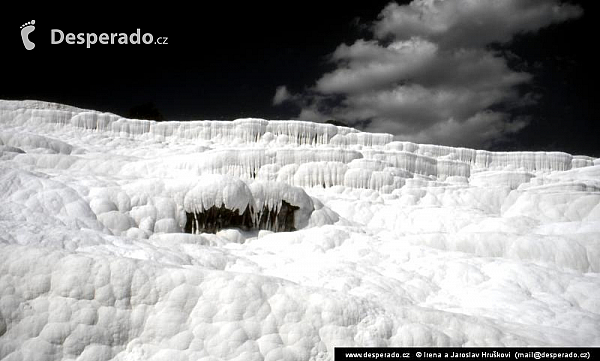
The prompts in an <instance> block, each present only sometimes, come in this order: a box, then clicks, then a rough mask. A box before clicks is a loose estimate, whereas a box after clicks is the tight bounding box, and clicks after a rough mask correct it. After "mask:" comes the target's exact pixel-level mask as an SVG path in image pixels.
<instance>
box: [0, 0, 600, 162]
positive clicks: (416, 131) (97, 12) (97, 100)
mask: <svg viewBox="0 0 600 361" xmlns="http://www.w3.org/2000/svg"><path fill="white" fill-rule="evenodd" d="M527 2H528V3H533V4H536V3H545V2H546V3H558V0H556V1H553V0H548V1H542V0H528V1H527ZM388 3H389V2H388V1H363V2H360V5H351V3H349V2H346V1H331V2H329V1H328V2H325V1H321V2H305V1H303V2H280V4H281V5H280V6H273V5H271V4H269V5H267V4H264V5H260V4H258V5H257V4H256V3H244V5H240V4H237V3H231V2H227V3H225V2H223V4H222V5H220V6H218V7H215V6H214V5H211V6H210V7H203V6H202V5H200V8H199V9H193V10H192V9H185V8H177V9H175V7H174V6H173V7H170V6H169V4H161V5H157V6H156V7H154V8H152V9H147V8H146V9H144V10H131V9H129V10H118V11H117V10H116V9H114V8H111V7H110V6H109V5H105V7H104V8H103V9H94V8H89V9H86V10H77V9H75V10H73V9H66V8H57V7H47V8H33V7H32V8H23V9H21V10H19V11H15V12H13V15H11V16H10V17H9V18H8V19H7V20H6V21H4V22H3V24H2V28H3V34H6V35H5V36H4V49H5V50H6V51H3V54H2V60H1V62H2V63H3V65H4V67H3V68H4V69H5V74H4V76H3V78H2V81H1V82H0V98H2V99H39V100H46V101H53V102H59V103H66V104H70V105H74V106H78V107H82V108H89V109H96V110H101V111H109V112H113V113H117V114H120V115H127V114H128V113H129V111H130V109H132V108H133V107H135V106H138V105H140V104H145V103H148V102H152V103H153V104H154V105H155V107H156V108H157V109H158V110H159V111H160V113H162V115H163V116H164V117H165V118H166V119H172V120H189V119H235V118H239V117H261V118H267V119H297V118H298V117H299V116H300V112H301V110H302V109H305V110H310V109H313V110H317V111H318V112H319V114H318V116H321V117H327V118H336V119H339V120H341V121H344V122H346V123H348V124H351V125H353V126H355V127H357V128H360V129H365V130H368V131H372V130H376V131H377V130H383V131H389V132H392V133H396V135H397V136H398V139H403V134H405V135H406V139H410V140H423V141H428V140H429V141H431V142H434V141H435V142H437V143H447V144H451V145H464V146H476V147H481V148H488V149H495V150H520V149H522V150H560V151H566V152H569V153H576V154H587V155H592V156H600V141H598V134H600V126H599V125H598V124H599V120H598V119H599V118H598V111H597V107H596V105H595V101H596V99H597V95H598V90H597V86H596V84H597V82H596V80H597V79H598V71H597V64H596V63H597V62H596V59H595V57H594V56H593V54H594V51H595V50H594V46H595V41H594V35H595V33H596V31H595V24H594V22H595V19H596V18H597V13H596V9H595V8H592V7H591V6H590V4H592V3H594V2H579V3H578V2H573V1H571V2H570V3H571V4H578V6H579V7H580V8H581V9H582V10H583V15H579V16H576V17H575V18H573V19H569V20H565V21H557V22H555V23H553V24H551V25H549V26H542V27H541V28H540V29H535V30H533V31H530V32H528V33H526V34H517V35H514V36H510V38H509V39H508V40H509V41H507V42H504V43H501V44H500V43H494V42H490V43H481V44H477V47H474V49H475V50H474V52H475V53H477V54H480V55H481V54H483V55H481V56H484V57H485V54H488V53H489V54H495V56H496V57H497V60H498V59H501V60H502V61H501V62H500V63H501V65H502V64H506V66H507V67H508V68H507V69H505V70H504V71H505V72H507V71H510V72H513V73H515V72H520V73H522V74H528V78H527V80H526V81H525V80H522V81H515V82H514V83H511V84H510V85H509V86H507V85H504V88H503V90H502V91H504V92H505V94H504V93H503V95H502V96H501V97H500V98H499V99H500V100H496V101H493V102H491V103H490V104H489V105H483V106H481V107H480V108H481V109H479V108H477V109H470V110H468V111H467V110H464V109H462V108H460V109H456V111H455V113H452V112H450V113H449V115H446V114H445V112H444V115H443V116H447V117H454V118H455V120H456V122H455V123H452V124H453V125H452V126H453V127H452V128H448V129H453V130H448V132H449V133H448V136H447V137H446V133H444V132H445V130H444V129H446V128H444V127H439V126H438V127H437V128H436V126H437V124H438V123H436V122H439V124H446V123H444V121H445V119H442V118H439V119H438V120H435V119H437V118H435V117H439V116H442V115H440V114H439V112H438V113H435V112H433V113H431V114H432V115H431V116H430V117H431V119H432V120H430V119H429V118H425V117H427V116H429V115H428V114H429V113H427V111H429V109H428V108H430V107H429V106H428V103H427V102H425V103H424V104H421V103H418V102H417V103H415V104H414V106H413V105H411V106H413V107H412V108H410V109H411V110H410V112H408V111H407V110H406V109H407V108H406V107H404V108H402V109H400V110H398V112H397V113H394V111H396V110H394V111H390V112H391V113H390V114H387V113H386V114H385V115H381V114H378V113H375V114H371V113H370V114H368V115H358V114H359V113H361V111H362V109H363V108H361V106H362V105H361V104H363V103H360V101H357V99H359V98H360V99H363V98H361V97H362V96H363V95H365V94H367V93H364V92H365V90H364V89H361V90H360V91H359V92H353V93H351V92H349V91H348V90H347V89H343V90H340V91H337V90H336V91H332V92H330V91H329V90H327V89H329V88H327V89H325V88H326V87H325V86H321V87H318V86H316V84H317V82H319V81H320V79H321V80H323V78H324V76H325V75H326V74H328V73H331V72H334V71H336V69H337V70H340V69H342V70H344V69H346V70H348V69H350V70H353V71H360V70H361V69H362V68H360V67H361V66H362V65H361V64H363V63H361V61H362V60H360V59H359V58H357V57H356V56H355V55H347V56H346V57H342V58H338V59H337V60H335V61H332V60H331V54H333V52H334V51H335V50H336V49H337V48H338V47H339V46H340V45H341V44H346V45H347V46H351V45H352V44H354V43H355V42H356V41H358V40H359V39H363V40H364V41H366V42H369V41H370V42H371V47H372V48H373V49H374V48H377V49H384V50H385V49H389V48H386V47H388V46H389V44H390V43H391V42H393V41H405V40H407V39H402V38H401V37H402V36H404V34H409V35H410V34H412V33H411V31H413V32H414V31H416V30H415V29H409V30H402V31H401V32H400V33H398V32H397V33H395V35H394V36H393V37H394V38H393V39H391V40H390V39H388V38H386V37H383V36H382V37H379V38H378V37H377V36H376V34H375V33H374V30H373V29H374V28H373V24H374V23H373V22H374V21H376V20H377V17H378V14H380V13H381V11H382V10H383V9H384V8H385V7H386V5H387V4H388ZM399 3H400V4H406V3H407V2H406V1H405V2H399ZM563 3H564V2H563ZM199 4H201V3H199ZM401 9H404V8H401ZM17 14H18V15H17ZM116 14H118V15H116ZM477 16H480V17H481V21H486V17H485V14H483V15H482V14H478V15H477ZM32 19H35V20H36V30H35V31H34V32H33V33H32V34H31V35H30V39H31V40H32V41H33V42H34V43H35V44H36V47H35V49H33V50H31V51H27V50H25V49H24V47H23V45H22V43H21V39H20V36H19V28H20V26H21V25H22V24H23V23H25V22H27V21H30V20H32ZM463 21H464V20H463ZM478 21H479V20H478ZM136 28H140V29H141V32H142V33H145V32H149V33H152V34H153V35H154V37H155V38H156V37H159V36H165V37H168V45H101V44H96V45H92V46H91V48H90V49H87V48H86V47H85V46H84V45H67V44H64V43H63V44H60V45H51V44H50V29H60V30H62V31H63V32H64V33H68V32H73V33H87V32H95V33H98V34H99V33H102V32H108V33H110V32H125V33H131V32H134V31H135V30H136ZM465 29H466V30H465ZM465 29H463V28H459V29H458V30H456V31H455V33H457V34H459V35H458V36H460V37H462V39H465V38H469V37H471V36H472V37H473V39H475V37H476V36H477V33H478V31H477V29H475V30H469V28H468V27H467V28H465ZM469 31H472V32H473V34H472V35H471V34H470V33H469ZM465 32H466V34H467V35H465ZM11 33H13V34H16V35H15V36H9V35H8V34H11ZM398 34H399V35H398ZM388 35H389V34H388ZM446 35H448V34H441V35H439V36H438V35H435V36H430V37H425V35H424V38H423V39H427V41H430V42H431V43H432V44H434V45H435V46H438V47H439V49H438V50H439V52H440V54H442V53H443V54H446V55H444V56H441V55H440V57H439V59H436V60H435V61H437V62H438V64H445V63H443V62H444V61H446V62H447V63H448V67H447V68H445V69H440V65H437V68H436V67H435V66H434V65H432V66H431V67H430V68H427V69H426V70H424V71H426V72H427V74H429V75H427V74H426V75H423V74H420V75H418V74H417V75H415V76H414V77H413V74H412V73H409V75H410V76H405V78H399V80H398V81H397V82H396V81H395V83H394V84H393V86H394V87H401V88H398V89H405V90H406V89H408V90H411V91H414V90H415V89H426V90H427V91H429V90H430V89H434V90H433V92H434V93H436V94H437V92H438V91H439V89H443V90H444V91H448V92H450V93H451V92H453V91H458V90H456V89H459V90H460V91H462V90H461V89H462V88H465V89H466V90H467V91H468V88H469V86H470V85H469V84H471V83H472V82H471V83H469V82H464V83H460V84H458V85H456V84H454V85H452V86H451V87H447V84H441V83H442V81H441V80H440V79H441V78H443V77H446V76H447V74H448V69H451V68H452V67H453V66H459V65H455V64H454V63H452V61H457V62H458V61H459V60H457V58H456V49H458V47H461V46H462V45H460V44H459V45H456V44H454V43H451V42H449V40H447V39H448V37H444V36H446ZM427 36H429V35H427ZM388 37H389V36H388ZM448 44H450V45H448ZM467 46H473V45H472V44H470V45H467ZM350 49H353V48H352V47H351V48H350ZM373 49H371V50H373ZM375 51H378V50H375ZM449 54H450V55H449ZM357 59H358V60H357ZM369 61H372V60H369ZM376 61H379V59H377V60H376ZM392 61H395V60H392ZM368 64H373V63H368ZM438 71H439V72H440V73H439V74H440V75H439V76H437V75H436V74H437V73H436V72H438ZM467 73H468V74H472V72H469V71H467ZM427 76H429V77H433V78H434V79H433V80H431V79H429V80H428V79H427ZM436 76H437V78H436ZM469 76H471V75H469ZM472 76H475V75H472ZM475 77H476V76H475ZM477 79H479V78H477ZM482 79H487V78H482ZM427 82H429V83H427ZM436 82H437V83H440V84H441V85H440V84H438V85H435V86H434V85H431V86H430V85H427V84H437V83H436ZM455 83H456V82H455ZM423 84H425V85H423ZM493 85H494V84H490V86H493ZM280 86H285V89H286V91H287V92H288V93H289V96H288V97H287V100H286V101H284V102H282V104H280V105H273V97H274V95H275V91H276V89H277V88H278V87H280ZM389 86H391V85H390V84H384V85H382V87H389ZM478 86H479V85H478ZM402 87H403V88H402ZM428 87H429V88H428ZM432 87H433V88H432ZM323 89H325V90H323ZM382 89H383V88H382ZM448 89H449V90H448ZM477 89H479V88H477ZM486 89H487V88H486ZM380 91H382V90H381V89H377V90H375V92H374V93H373V92H372V89H371V90H369V92H371V93H368V94H378V95H381V94H383V93H381V92H380ZM361 92H363V93H361ZM378 92H380V93H378ZM477 92H479V90H477ZM357 94H358V95H357ZM403 94H404V93H403ZM411 94H412V93H411ZM428 94H430V95H431V93H428ZM404 95H406V94H404ZM425 99H427V98H425ZM450 99H452V97H451V96H450ZM531 99H533V101H530V100H531ZM467 100H468V98H467ZM523 100H528V102H524V101H523ZM519 101H521V103H524V104H525V103H526V104H525V105H523V104H521V105H519V106H517V105H515V104H517V103H519ZM441 104H443V103H441ZM392 105H394V104H392ZM469 106H470V105H468V104H467V105H465V107H469ZM369 107H370V105H369V104H367V106H366V108H369ZM385 107H388V108H389V104H386V105H385V106H381V107H379V108H377V107H376V106H373V109H375V110H374V111H375V112H377V111H382V110H381V109H384V108H385ZM388 108H385V109H388ZM413 108H414V109H413ZM431 108H435V107H431ZM394 109H395V108H394ZM421 110H423V111H422V112H421ZM426 110H427V111H426ZM384 111H387V110H384ZM469 111H471V112H472V113H474V112H478V113H477V114H488V115H489V114H500V115H501V118H498V119H496V118H494V120H490V121H489V122H490V123H489V124H490V127H494V126H495V127H496V128H494V129H496V130H495V131H496V132H497V134H494V133H493V132H491V133H490V134H491V135H489V134H488V136H487V138H486V137H482V136H481V134H482V133H486V131H485V129H484V128H481V127H480V126H479V127H471V128H469V126H468V124H471V123H469V121H471V120H472V119H475V120H477V119H479V118H477V116H475V117H473V114H471V113H469ZM463 113H464V114H463ZM463 115H464V119H462V118H461V116H463ZM303 118H304V119H307V117H306V112H305V113H304V115H303ZM321 120H323V119H321ZM428 122H429V123H428ZM494 122H495V123H494ZM425 123H427V125H425ZM377 124H380V125H379V126H377ZM463 124H464V125H463ZM482 124H487V123H482ZM518 124H520V125H518ZM513 125H514V126H513ZM498 126H500V127H501V128H502V129H500V128H498ZM462 127H464V131H461V129H463V128H462ZM510 127H513V128H510ZM436 129H437V130H436ZM499 129H500V130H499ZM507 129H509V130H507ZM510 129H512V130H510ZM395 130H398V131H397V132H396V131H395ZM435 132H437V133H435ZM451 132H454V133H451ZM456 134H459V136H457V135H456ZM460 134H462V138H461V136H460ZM490 137H491V138H490ZM494 137H496V138H494Z"/></svg>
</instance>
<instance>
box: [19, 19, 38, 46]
mask: <svg viewBox="0 0 600 361" xmlns="http://www.w3.org/2000/svg"><path fill="white" fill-rule="evenodd" d="M34 24H35V20H31V21H30V22H27V23H25V24H23V25H21V40H23V45H24V46H25V49H27V50H31V49H33V48H35V44H34V43H33V42H32V41H31V40H29V34H31V33H32V32H33V31H34V30H35V26H33V25H34Z"/></svg>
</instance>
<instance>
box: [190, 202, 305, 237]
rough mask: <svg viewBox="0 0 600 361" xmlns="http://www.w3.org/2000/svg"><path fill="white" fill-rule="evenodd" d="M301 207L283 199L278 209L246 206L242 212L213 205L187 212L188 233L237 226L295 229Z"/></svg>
mask: <svg viewBox="0 0 600 361" xmlns="http://www.w3.org/2000/svg"><path fill="white" fill-rule="evenodd" d="M297 209H300V207H297V206H294V205H291V204H289V203H288V202H286V201H281V205H280V206H279V208H278V209H269V208H267V207H266V206H265V207H263V209H262V210H261V212H258V213H254V212H253V210H252V209H251V208H250V207H246V209H245V210H244V212H243V213H242V214H240V213H239V210H237V209H236V210H230V209H227V208H225V206H224V205H221V206H220V207H216V206H213V207H211V208H209V209H206V210H204V211H203V212H186V223H185V229H184V230H185V232H186V233H192V234H196V233H216V232H218V231H220V230H222V229H224V228H230V227H237V228H240V229H242V230H244V231H250V230H259V229H263V230H269V231H273V232H290V231H295V230H296V228H295V227H294V212H295V211H296V210H297Z"/></svg>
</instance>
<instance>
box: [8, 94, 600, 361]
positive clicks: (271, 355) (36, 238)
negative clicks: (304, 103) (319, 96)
mask: <svg viewBox="0 0 600 361" xmlns="http://www.w3.org/2000/svg"><path fill="white" fill-rule="evenodd" d="M284 201H285V202H286V203H284ZM285 204H289V205H291V206H293V208H289V209H293V212H294V228H295V229H296V231H294V232H277V233H276V232H271V231H269V230H250V231H247V230H243V229H238V228H227V229H222V230H219V231H218V232H216V233H214V234H213V233H201V234H186V233H184V229H185V227H186V222H187V219H186V217H187V216H186V213H187V214H189V213H190V212H202V211H205V210H207V209H211V208H214V207H216V208H219V207H225V208H227V209H228V210H231V211H233V210H236V211H238V212H241V211H243V210H245V209H250V208H252V209H253V212H254V213H252V216H253V217H255V218H259V217H260V214H259V213H260V212H263V211H268V212H274V213H277V212H278V210H280V209H281V208H282V207H284V205H285ZM255 221H256V220H255ZM0 255H1V257H0V359H2V360H3V361H5V360H6V361H13V360H82V361H83V360H123V361H125V360H165V359H173V360H332V358H333V347H335V346H413V345H418V346H446V345H449V346H491V345H496V346H497V345H512V346H524V345H596V346H598V345H600V302H599V300H600V159H594V158H592V157H587V156H581V155H577V156H572V155H569V154H566V153H561V152H489V151H482V150H474V149H466V148H452V147H444V146H436V145H424V144H414V143H409V142H401V141H395V140H394V139H393V137H392V136H391V135H389V134H370V133H364V132H359V131H357V130H354V129H350V128H345V127H338V126H334V125H330V124H315V123H307V122H298V121H267V120H263V119H238V120H235V121H231V122H223V121H219V122H211V121H192V122H162V123H156V122H153V121H146V120H132V119H125V118H122V117H119V116H117V115H114V114H108V113H101V112H96V111H91V110H83V109H78V108H74V107H69V106H65V105H61V104H53V103H46V102H39V101H3V100H0Z"/></svg>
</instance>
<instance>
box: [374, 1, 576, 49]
mask: <svg viewBox="0 0 600 361" xmlns="http://www.w3.org/2000/svg"><path fill="white" fill-rule="evenodd" d="M582 13H583V10H582V9H581V8H580V7H578V6H575V5H571V4H560V3H559V2H558V1H555V0H502V1H495V0H485V1H473V0H452V1H448V0H446V1H443V0H414V1H412V2H411V3H410V4H408V5H398V4H396V3H391V4H389V5H388V6H386V7H385V8H384V9H383V11H382V12H381V14H380V15H379V20H378V21H377V22H376V23H375V26H374V28H373V31H374V33H375V35H376V36H377V37H378V38H385V37H387V36H392V37H393V38H395V39H409V38H411V37H415V36H418V37H421V38H425V39H430V40H432V41H435V42H436V43H438V44H441V45H442V46H443V47H450V48H455V47H465V46H466V47H481V46H484V45H486V44H489V43H492V42H507V41H510V40H511V38H512V37H513V36H514V35H515V34H518V33H524V32H532V31H536V30H538V29H540V28H543V27H545V26H548V25H550V24H555V23H560V22H563V21H565V20H568V19H573V18H577V17H579V16H581V14H582Z"/></svg>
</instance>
